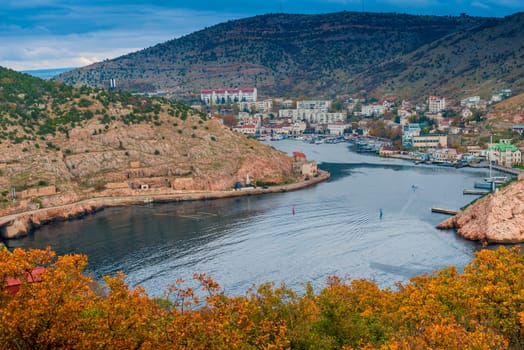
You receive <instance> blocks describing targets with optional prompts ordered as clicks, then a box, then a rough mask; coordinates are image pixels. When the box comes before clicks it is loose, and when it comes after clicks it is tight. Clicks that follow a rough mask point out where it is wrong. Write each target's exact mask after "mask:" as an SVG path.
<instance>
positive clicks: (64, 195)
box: [0, 67, 328, 237]
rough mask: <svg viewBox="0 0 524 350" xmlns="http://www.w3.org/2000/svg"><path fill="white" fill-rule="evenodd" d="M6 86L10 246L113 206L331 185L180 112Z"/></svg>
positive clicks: (77, 91)
mask: <svg viewBox="0 0 524 350" xmlns="http://www.w3.org/2000/svg"><path fill="white" fill-rule="evenodd" d="M0 80H1V83H2V84H1V90H0V102H1V106H2V108H1V110H0V121H1V126H2V127H3V129H2V131H0V136H1V137H2V141H1V142H0V188H1V190H2V191H1V196H0V217H7V219H4V221H3V223H4V225H6V224H7V223H11V224H14V226H11V229H9V230H8V231H9V232H4V234H3V235H4V236H5V237H13V236H17V235H20V234H24V233H27V231H28V230H29V229H30V228H31V227H35V226H38V225H40V223H41V222H46V221H51V220H52V219H53V218H60V217H61V218H70V217H75V216H79V215H80V216H81V215H83V213H84V214H85V213H87V212H91V211H94V210H96V209H97V208H100V207H104V206H109V205H126V204H133V203H137V202H140V203H143V202H144V201H146V202H147V201H162V200H163V201H168V200H183V199H190V200H191V199H199V198H220V197H222V196H232V195H244V194H247V193H264V192H270V191H282V190H287V189H293V188H295V187H294V186H298V187H301V186H305V185H309V184H311V183H314V182H315V181H317V180H321V179H326V178H327V176H328V175H327V174H324V175H322V176H320V175H317V177H315V176H314V175H315V174H316V166H311V165H312V164H311V163H310V162H308V161H307V160H306V159H305V158H301V159H299V160H297V159H294V158H292V157H290V156H288V155H286V154H285V153H283V152H281V151H278V150H276V149H274V148H272V147H269V146H268V145H265V144H263V143H261V142H258V141H257V140H254V139H251V138H248V137H246V136H245V135H243V134H241V133H236V132H233V131H231V130H230V128H228V127H226V126H224V125H223V124H222V123H221V122H220V120H215V119H211V118H209V117H208V116H207V115H205V114H203V113H201V112H198V111H196V110H194V109H191V108H190V107H188V106H186V105H184V104H181V103H176V102H172V101H169V100H166V99H163V98H150V97H144V96H140V95H135V94H131V93H129V92H124V91H105V90H101V89H92V88H88V87H72V86H69V85H65V84H62V83H57V82H49V81H44V80H41V79H37V78H34V77H30V76H28V75H25V74H21V73H17V72H14V71H11V70H8V69H5V68H1V67H0ZM301 165H305V168H307V169H308V170H307V171H308V174H306V173H304V172H303V167H302V166H301ZM306 178H308V179H311V180H308V181H305V179H306ZM238 185H240V186H246V185H251V186H253V187H254V186H257V187H258V188H259V189H256V188H255V189H253V188H250V189H249V190H241V191H233V188H235V187H238ZM281 185H289V186H291V187H280V186H281ZM118 198H120V199H118ZM26 212H29V213H30V215H29V216H28V215H25V214H24V215H19V214H20V213H26ZM14 214H16V215H14ZM12 215H14V216H12ZM15 218H16V220H15V221H16V223H15V221H13V220H14V219H15ZM17 227H18V228H17ZM4 231H6V229H4Z"/></svg>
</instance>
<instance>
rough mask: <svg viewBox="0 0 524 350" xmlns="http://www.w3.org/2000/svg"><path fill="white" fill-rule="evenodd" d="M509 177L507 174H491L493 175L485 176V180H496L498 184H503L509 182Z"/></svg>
mask: <svg viewBox="0 0 524 350" xmlns="http://www.w3.org/2000/svg"><path fill="white" fill-rule="evenodd" d="M508 180H509V178H508V177H507V176H491V177H485V178H484V181H486V182H494V183H496V184H503V183H505V182H507V181H508Z"/></svg>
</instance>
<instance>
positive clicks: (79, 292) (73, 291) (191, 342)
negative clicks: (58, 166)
mask: <svg viewBox="0 0 524 350" xmlns="http://www.w3.org/2000/svg"><path fill="white" fill-rule="evenodd" d="M86 264H87V257H85V256H82V255H66V256H56V255H55V254H54V253H53V252H52V251H50V250H27V251H25V250H21V249H16V250H15V251H13V252H12V253H10V252H8V251H7V250H3V251H0V283H3V285H4V286H5V285H6V284H5V283H6V281H7V279H8V278H10V279H12V278H18V279H20V281H21V286H20V289H19V291H18V292H17V293H16V294H14V293H11V292H9V291H8V290H7V289H5V288H4V289H3V290H2V292H1V293H0V348H1V349H44V348H45V349H522V348H523V347H524V327H523V325H524V257H523V255H521V254H520V252H519V250H518V248H513V249H506V248H500V249H499V250H497V251H491V250H482V251H480V252H478V253H476V255H475V257H474V258H473V260H472V261H471V262H470V263H469V264H468V265H467V266H466V267H465V269H464V271H463V272H460V273H459V272H458V271H457V270H456V269H455V268H454V267H449V268H446V269H443V270H440V271H437V272H435V273H433V274H431V275H424V276H419V277H415V278H413V279H412V280H411V281H410V282H409V283H407V284H405V285H400V284H399V285H398V286H397V287H396V288H394V289H384V290H381V289H379V288H378V287H377V285H376V284H375V283H373V282H370V281H366V280H354V281H350V282H348V281H345V280H343V279H340V278H337V277H331V278H329V279H328V281H327V284H326V287H325V288H324V289H322V290H321V291H319V292H315V291H314V290H313V288H312V287H311V286H310V285H306V287H305V290H304V291H303V292H301V293H300V294H298V293H297V292H295V291H293V290H291V289H289V288H286V287H285V286H275V285H273V284H270V283H268V284H263V285H261V286H258V287H256V288H253V289H252V290H250V291H247V292H246V294H245V295H243V296H228V295H225V294H224V293H223V292H222V291H221V288H220V286H219V285H218V284H217V283H216V282H215V281H214V280H213V279H212V278H210V277H209V276H206V275H203V274H201V275H195V276H194V279H195V280H196V281H198V282H199V285H200V286H201V288H199V289H193V288H190V287H184V285H185V284H184V282H183V281H180V280H179V281H175V283H174V285H173V286H172V287H171V288H170V289H169V290H168V291H166V294H165V296H164V297H162V298H150V297H149V296H148V295H147V294H146V292H145V291H144V289H143V288H141V287H137V288H134V289H131V288H130V287H129V286H127V285H126V284H125V283H124V276H123V274H117V275H116V276H114V277H106V278H105V285H104V287H103V288H100V287H99V288H96V286H95V283H94V281H92V280H91V278H89V277H87V276H86V275H84V274H83V270H84V268H85V267H86ZM36 266H44V267H45V271H44V272H43V273H42V274H41V280H39V281H37V282H33V281H28V278H27V276H28V273H27V272H28V271H31V270H32V269H34V268H35V267H36Z"/></svg>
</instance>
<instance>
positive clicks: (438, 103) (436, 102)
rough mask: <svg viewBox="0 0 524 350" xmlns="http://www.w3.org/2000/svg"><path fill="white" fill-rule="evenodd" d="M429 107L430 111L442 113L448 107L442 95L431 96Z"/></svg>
mask: <svg viewBox="0 0 524 350" xmlns="http://www.w3.org/2000/svg"><path fill="white" fill-rule="evenodd" d="M428 109H429V112H430V113H440V112H442V111H443V110H444V109H446V99H445V98H444V97H440V96H429V98H428Z"/></svg>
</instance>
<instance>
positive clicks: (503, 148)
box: [488, 139, 522, 167]
mask: <svg viewBox="0 0 524 350" xmlns="http://www.w3.org/2000/svg"><path fill="white" fill-rule="evenodd" d="M488 154H489V159H490V160H491V161H493V162H495V164H497V165H502V166H505V167H512V166H513V165H520V164H521V163H522V152H521V151H520V150H519V149H518V148H517V146H515V145H512V144H511V140H509V139H502V140H500V142H499V143H495V144H490V146H489V147H488Z"/></svg>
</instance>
